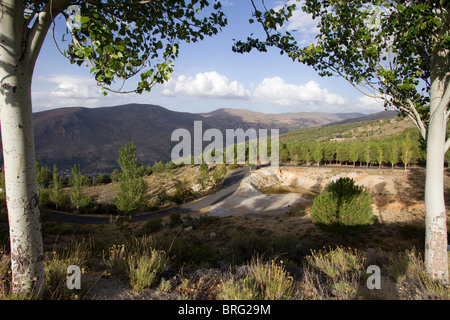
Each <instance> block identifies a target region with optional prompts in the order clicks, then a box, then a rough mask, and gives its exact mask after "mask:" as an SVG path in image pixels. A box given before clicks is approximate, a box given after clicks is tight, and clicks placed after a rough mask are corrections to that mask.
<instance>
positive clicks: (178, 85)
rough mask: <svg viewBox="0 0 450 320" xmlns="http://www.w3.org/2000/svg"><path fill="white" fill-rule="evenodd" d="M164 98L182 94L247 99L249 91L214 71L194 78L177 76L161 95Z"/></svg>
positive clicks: (199, 96)
mask: <svg viewBox="0 0 450 320" xmlns="http://www.w3.org/2000/svg"><path fill="white" fill-rule="evenodd" d="M161 94H162V95H165V96H175V95H177V94H183V95H187V96H194V97H198V98H219V99H248V98H249V97H250V91H249V90H246V89H245V88H244V85H243V84H241V83H239V82H237V81H230V80H228V78H227V77H225V76H224V75H221V74H219V73H217V72H215V71H211V72H205V73H197V75H196V76H195V78H192V77H187V76H179V77H178V78H176V79H171V80H169V81H168V82H167V84H166V85H165V88H164V90H163V91H162V93H161Z"/></svg>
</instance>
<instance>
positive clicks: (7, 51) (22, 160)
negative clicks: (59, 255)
mask: <svg viewBox="0 0 450 320" xmlns="http://www.w3.org/2000/svg"><path fill="white" fill-rule="evenodd" d="M1 9H2V15H1V16H0V61H1V64H0V81H1V87H0V94H1V98H0V119H1V134H2V145H3V159H4V166H5V186H6V199H7V209H8V219H9V227H10V249H11V271H12V285H13V292H14V293H15V294H33V295H38V296H40V295H42V294H43V292H44V275H45V273H44V261H43V245H42V235H41V223H40V214H39V209H38V202H39V201H38V200H39V197H38V191H37V180H36V164H35V153H34V152H35V151H34V134H33V122H32V120H33V119H32V109H31V79H32V74H33V68H34V63H32V64H30V59H27V55H26V54H25V52H26V50H27V49H26V45H25V43H26V41H25V38H24V34H25V33H24V32H23V31H24V25H23V6H22V2H21V1H16V0H2V2H1Z"/></svg>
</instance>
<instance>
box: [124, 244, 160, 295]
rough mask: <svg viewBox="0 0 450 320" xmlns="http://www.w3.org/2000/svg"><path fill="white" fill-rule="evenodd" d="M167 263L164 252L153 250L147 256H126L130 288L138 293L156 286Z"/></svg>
mask: <svg viewBox="0 0 450 320" xmlns="http://www.w3.org/2000/svg"><path fill="white" fill-rule="evenodd" d="M167 262H168V260H167V257H166V254H165V252H164V251H159V250H154V249H153V250H152V251H151V252H149V254H148V255H130V256H128V260H127V265H128V275H129V277H130V284H131V286H132V287H133V288H134V289H136V290H138V291H139V290H143V289H145V288H149V287H151V286H152V285H154V284H156V281H157V279H158V277H159V275H160V274H161V273H162V272H163V271H164V269H165V267H166V265H167Z"/></svg>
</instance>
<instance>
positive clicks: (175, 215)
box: [169, 212, 182, 227]
mask: <svg viewBox="0 0 450 320" xmlns="http://www.w3.org/2000/svg"><path fill="white" fill-rule="evenodd" d="M181 222H182V219H181V213H179V212H172V213H171V214H170V215H169V226H171V227H174V226H176V225H178V224H181Z"/></svg>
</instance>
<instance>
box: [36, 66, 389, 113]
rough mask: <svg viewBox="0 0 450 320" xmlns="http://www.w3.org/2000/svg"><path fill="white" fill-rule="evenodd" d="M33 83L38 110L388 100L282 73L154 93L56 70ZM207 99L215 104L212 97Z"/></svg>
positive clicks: (300, 107)
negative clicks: (116, 88)
mask: <svg viewBox="0 0 450 320" xmlns="http://www.w3.org/2000/svg"><path fill="white" fill-rule="evenodd" d="M34 84H35V85H34V87H33V107H34V111H42V110H47V109H53V108H61V107H73V106H82V107H88V108H94V107H102V106H112V105H120V104H126V103H155V104H159V105H162V106H166V107H167V106H169V105H171V106H172V109H177V108H180V105H183V106H184V105H186V102H187V101H186V97H193V98H197V99H198V98H200V99H202V100H207V101H214V100H215V102H214V103H215V104H216V105H220V101H222V102H223V103H226V104H227V107H232V104H229V102H224V101H226V100H230V99H234V100H238V101H240V102H239V104H240V107H243V108H249V109H253V110H257V111H258V110H263V109H264V108H273V107H277V109H279V110H280V111H281V109H283V112H288V111H292V112H294V111H322V112H363V113H370V112H379V111H382V110H383V109H384V108H383V103H382V102H380V101H378V100H375V99H373V98H369V97H366V96H361V97H357V98H355V99H351V100H350V99H348V98H346V97H344V96H341V95H340V94H337V93H332V92H329V91H328V90H327V89H326V88H322V87H321V86H320V84H319V83H317V82H315V81H313V80H310V81H308V82H307V83H305V84H292V83H287V82H286V81H285V80H283V79H282V78H281V77H270V78H265V79H263V80H262V81H261V82H260V83H259V84H257V85H256V86H252V85H250V86H249V87H248V89H247V88H246V87H245V86H244V85H243V84H242V83H240V82H238V81H235V80H233V81H231V80H229V79H228V78H227V77H226V76H224V75H221V74H219V73H218V72H216V71H211V72H205V73H198V74H197V75H195V76H194V77H188V76H179V77H177V78H175V79H172V80H170V81H169V82H168V83H166V84H165V85H163V86H161V87H159V88H156V87H155V88H154V90H155V91H154V92H152V93H151V94H150V95H147V94H143V95H137V94H114V93H109V94H108V95H107V96H106V97H105V96H103V94H102V91H101V90H100V88H99V87H98V86H97V84H96V82H95V80H94V79H93V78H92V77H89V76H74V75H66V74H52V75H50V76H48V77H38V78H36V79H35V81H34ZM158 92H160V94H159V95H158ZM160 99H163V100H164V101H161V100H160ZM193 103H195V108H194V107H193V110H191V111H192V112H196V111H195V110H197V109H199V108H201V107H202V103H201V102H199V101H198V100H194V102H193ZM206 103H208V105H210V102H206ZM208 108H209V107H208ZM255 108H256V109H255Z"/></svg>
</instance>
